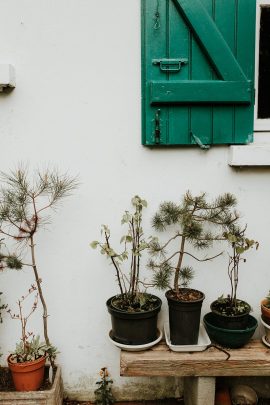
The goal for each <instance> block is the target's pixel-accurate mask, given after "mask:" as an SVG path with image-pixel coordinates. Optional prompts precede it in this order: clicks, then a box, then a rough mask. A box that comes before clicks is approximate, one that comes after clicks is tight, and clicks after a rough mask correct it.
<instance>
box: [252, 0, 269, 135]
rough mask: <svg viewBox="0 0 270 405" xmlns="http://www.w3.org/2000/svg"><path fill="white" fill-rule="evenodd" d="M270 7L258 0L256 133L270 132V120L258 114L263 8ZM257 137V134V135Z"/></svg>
mask: <svg viewBox="0 0 270 405" xmlns="http://www.w3.org/2000/svg"><path fill="white" fill-rule="evenodd" d="M264 6H265V7H270V0H257V4H256V48H255V49H256V54H255V89H256V97H255V106H254V131H256V132H257V131H258V132H265V131H268V132H270V118H266V119H259V118H257V114H258V93H259V90H258V89H259V86H258V84H259V45H260V19H261V9H262V7H264ZM255 136H256V134H255Z"/></svg>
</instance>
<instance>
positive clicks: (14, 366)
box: [7, 355, 46, 391]
mask: <svg viewBox="0 0 270 405" xmlns="http://www.w3.org/2000/svg"><path fill="white" fill-rule="evenodd" d="M7 361H8V367H9V369H10V371H11V374H12V379H13V383H14V385H15V388H16V390H17V391H36V390H38V389H39V388H40V386H41V384H42V381H43V378H44V370H45V362H46V357H40V358H39V359H37V360H34V361H26V362H24V363H14V362H12V361H11V355H10V356H9V357H8V360H7Z"/></svg>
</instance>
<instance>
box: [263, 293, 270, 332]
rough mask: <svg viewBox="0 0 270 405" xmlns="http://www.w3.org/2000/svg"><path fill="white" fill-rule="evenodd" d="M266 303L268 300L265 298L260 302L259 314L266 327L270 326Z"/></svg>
mask: <svg viewBox="0 0 270 405" xmlns="http://www.w3.org/2000/svg"><path fill="white" fill-rule="evenodd" d="M267 302H268V300H267V299H266V298H265V299H263V300H262V301H261V313H262V319H263V320H264V322H265V323H267V325H270V308H267V307H266V306H265V304H266V303H267Z"/></svg>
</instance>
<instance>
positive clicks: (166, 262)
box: [149, 192, 237, 345]
mask: <svg viewBox="0 0 270 405" xmlns="http://www.w3.org/2000/svg"><path fill="white" fill-rule="evenodd" d="M235 204H236V200H235V198H234V196H233V195H231V194H228V193H226V194H223V195H221V196H219V197H218V198H216V199H215V200H214V201H212V202H207V201H206V195H205V193H201V194H200V195H198V196H196V197H194V196H192V195H191V193H190V192H187V193H186V194H185V195H184V197H183V200H182V202H181V203H180V204H176V203H174V202H171V201H168V202H164V203H162V204H161V205H160V207H159V210H158V211H157V213H156V214H155V216H154V218H153V227H154V228H155V229H156V230H157V231H169V230H170V231H171V233H172V235H171V236H170V237H169V239H168V240H167V241H166V242H165V243H163V244H161V243H160V242H159V241H158V239H157V238H153V239H152V242H151V244H150V254H151V256H152V259H151V260H150V261H149V267H150V268H151V269H152V270H153V271H154V280H153V281H154V283H155V284H156V285H157V286H158V287H159V288H161V289H165V288H169V290H168V291H167V292H166V298H167V300H168V304H169V326H170V339H171V343H172V344H174V345H187V344H197V341H198V333H199V324H200V314H201V306H202V302H203V300H204V293H203V292H201V291H199V290H195V289H192V288H188V283H189V282H190V281H191V279H192V278H193V269H192V268H191V267H190V266H189V265H187V264H185V263H184V259H185V258H187V257H190V258H192V259H194V260H196V261H198V262H205V261H208V260H212V259H214V258H215V257H217V256H219V255H220V254H222V253H219V254H217V255H215V256H213V257H204V258H199V257H197V255H195V254H194V253H193V251H192V250H190V248H195V249H197V250H204V249H207V248H209V247H210V246H211V245H212V243H213V241H214V240H219V239H222V232H221V230H223V228H224V226H228V225H229V224H232V223H233V222H234V221H235V220H236V219H237V214H236V213H235V212H233V211H232V208H233V207H234V205H235ZM216 230H218V232H217V231H216ZM173 244H174V245H173ZM171 246H173V250H172V251H170V252H168V251H167V250H168V248H169V247H171ZM171 276H172V277H173V284H172V285H171V284H170V280H171Z"/></svg>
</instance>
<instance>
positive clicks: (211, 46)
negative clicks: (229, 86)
mask: <svg viewBox="0 0 270 405" xmlns="http://www.w3.org/2000/svg"><path fill="white" fill-rule="evenodd" d="M173 2H174V4H175V6H176V9H177V10H178V12H179V13H180V15H181V16H182V17H184V19H185V21H186V23H187V24H188V26H189V27H190V28H191V30H192V32H193V34H194V35H195V37H196V39H197V41H198V42H199V44H200V45H201V46H202V48H203V50H204V52H205V54H206V55H207V56H208V58H209V60H210V62H211V64H212V66H213V67H214V68H215V70H216V72H217V74H218V76H219V77H220V78H221V79H222V80H226V81H227V80H228V81H244V82H246V81H247V77H246V76H245V74H244V72H243V70H242V68H241V66H240V65H239V63H238V62H237V60H236V58H235V56H234V54H233V53H232V51H231V49H230V47H229V45H228V44H227V42H226V41H225V40H224V38H223V36H222V34H221V32H220V31H219V29H218V28H217V26H216V24H215V22H214V21H213V20H212V18H211V17H210V15H209V14H208V12H207V11H206V9H205V8H204V6H203V5H202V3H201V1H200V0H192V1H191V0H173Z"/></svg>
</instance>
